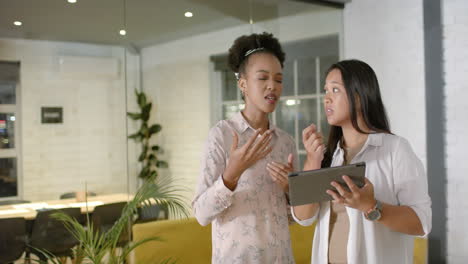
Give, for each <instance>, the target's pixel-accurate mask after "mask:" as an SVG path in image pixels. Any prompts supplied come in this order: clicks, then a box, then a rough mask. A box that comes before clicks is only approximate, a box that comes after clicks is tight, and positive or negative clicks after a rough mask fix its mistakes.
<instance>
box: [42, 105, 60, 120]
mask: <svg viewBox="0 0 468 264" xmlns="http://www.w3.org/2000/svg"><path fill="white" fill-rule="evenodd" d="M41 122H42V124H61V123H63V109H62V107H42V108H41Z"/></svg>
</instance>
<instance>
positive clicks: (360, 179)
mask: <svg viewBox="0 0 468 264" xmlns="http://www.w3.org/2000/svg"><path fill="white" fill-rule="evenodd" d="M365 174H366V163H365V162H360V163H356V164H350V165H345V166H338V167H331V168H323V169H318V170H310V171H298V172H291V173H290V174H289V175H288V182H289V200H290V204H291V205H303V204H309V203H317V202H322V201H330V200H332V199H333V198H332V197H331V196H330V195H328V194H327V193H326V191H327V190H334V191H336V189H335V188H334V187H333V186H331V185H330V183H331V182H332V181H335V182H338V183H340V184H341V185H342V186H344V187H345V189H347V190H348V191H349V188H348V185H347V184H346V182H345V181H344V180H343V178H342V176H343V175H348V176H349V177H350V178H351V180H352V181H353V182H354V183H355V184H356V185H357V186H358V187H359V188H361V187H362V186H364V184H365V181H364V177H365Z"/></svg>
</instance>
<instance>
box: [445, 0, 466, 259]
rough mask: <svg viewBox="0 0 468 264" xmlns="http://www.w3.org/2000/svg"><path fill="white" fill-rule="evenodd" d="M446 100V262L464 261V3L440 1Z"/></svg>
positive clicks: (455, 0)
mask: <svg viewBox="0 0 468 264" xmlns="http://www.w3.org/2000/svg"><path fill="white" fill-rule="evenodd" d="M442 3H443V6H442V18H443V48H444V57H443V59H444V74H445V88H444V92H445V97H446V102H445V105H446V117H447V118H446V120H447V128H446V133H447V134H446V143H447V145H446V146H447V147H446V151H447V159H446V166H447V177H448V185H447V203H448V209H447V218H448V223H447V227H448V234H447V242H448V261H449V263H454V264H458V263H459V264H462V263H463V264H464V263H467V262H468V251H467V249H468V225H467V224H466V219H467V218H468V212H467V210H466V208H468V200H467V199H465V197H466V190H468V178H467V177H466V175H467V173H466V172H467V171H468V163H467V162H466V157H467V156H468V150H467V147H468V138H467V136H466V135H468V119H467V116H468V103H467V102H466V99H467V98H468V15H467V14H468V1H465V0H445V1H442Z"/></svg>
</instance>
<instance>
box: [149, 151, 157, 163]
mask: <svg viewBox="0 0 468 264" xmlns="http://www.w3.org/2000/svg"><path fill="white" fill-rule="evenodd" d="M148 160H149V161H150V162H152V161H155V160H157V158H156V155H154V154H153V153H151V154H149V155H148Z"/></svg>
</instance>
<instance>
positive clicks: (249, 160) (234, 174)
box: [223, 130, 272, 190]
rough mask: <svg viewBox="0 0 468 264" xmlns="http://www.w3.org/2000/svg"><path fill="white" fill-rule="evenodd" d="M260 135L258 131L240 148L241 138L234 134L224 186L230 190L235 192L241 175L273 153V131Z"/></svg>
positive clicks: (224, 175) (224, 176)
mask: <svg viewBox="0 0 468 264" xmlns="http://www.w3.org/2000/svg"><path fill="white" fill-rule="evenodd" d="M259 135H260V130H256V131H255V133H254V135H253V136H252V137H251V138H250V139H249V140H248V141H247V143H245V145H243V146H242V147H240V148H238V143H239V137H238V136H237V133H236V132H233V134H232V145H231V151H230V154H229V162H228V165H227V167H226V169H225V171H224V174H223V180H224V184H225V185H226V187H228V188H229V189H231V190H234V189H235V188H236V186H237V182H238V181H239V178H240V176H241V174H242V173H243V172H244V171H245V170H246V169H248V168H249V167H251V166H252V165H254V164H255V163H256V162H257V161H258V160H260V159H263V158H264V157H265V156H266V155H268V153H270V152H271V150H272V148H271V146H270V142H271V139H272V134H271V131H270V130H267V131H266V132H265V133H263V135H261V136H259Z"/></svg>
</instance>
